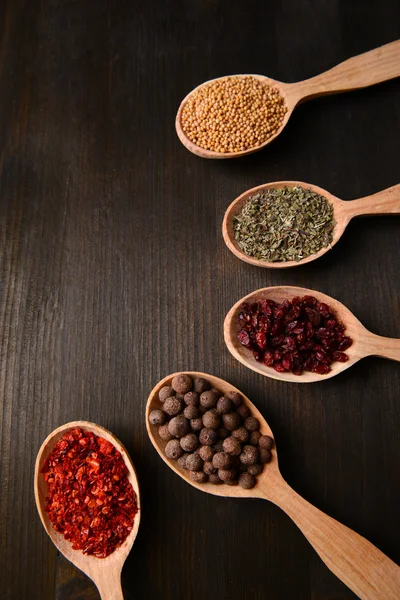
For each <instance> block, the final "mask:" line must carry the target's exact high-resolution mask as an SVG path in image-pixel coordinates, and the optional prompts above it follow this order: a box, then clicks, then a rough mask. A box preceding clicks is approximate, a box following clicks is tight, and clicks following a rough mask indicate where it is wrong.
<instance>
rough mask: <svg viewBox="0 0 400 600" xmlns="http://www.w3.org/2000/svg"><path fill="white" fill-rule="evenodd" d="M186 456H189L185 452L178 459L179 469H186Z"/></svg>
mask: <svg viewBox="0 0 400 600" xmlns="http://www.w3.org/2000/svg"><path fill="white" fill-rule="evenodd" d="M188 456H189V454H188V453H187V452H185V454H182V456H180V457H179V458H178V465H179V466H180V467H181V469H187V467H186V459H187V457H188Z"/></svg>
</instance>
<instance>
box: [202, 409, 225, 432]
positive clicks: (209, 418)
mask: <svg viewBox="0 0 400 600" xmlns="http://www.w3.org/2000/svg"><path fill="white" fill-rule="evenodd" d="M203 425H204V427H209V428H210V429H218V427H219V426H220V425H221V419H220V418H219V416H218V415H217V413H216V412H215V411H214V410H208V411H207V412H205V413H204V415H203Z"/></svg>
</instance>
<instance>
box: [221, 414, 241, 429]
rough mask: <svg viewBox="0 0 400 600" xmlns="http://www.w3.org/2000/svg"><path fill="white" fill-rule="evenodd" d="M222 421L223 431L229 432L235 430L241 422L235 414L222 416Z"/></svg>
mask: <svg viewBox="0 0 400 600" xmlns="http://www.w3.org/2000/svg"><path fill="white" fill-rule="evenodd" d="M222 421H223V424H224V427H225V429H228V430H229V431H233V430H234V429H237V428H238V427H239V425H240V423H241V421H242V419H241V418H240V416H239V415H238V414H237V413H235V412H230V413H227V414H226V415H222Z"/></svg>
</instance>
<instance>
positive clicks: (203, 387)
mask: <svg viewBox="0 0 400 600" xmlns="http://www.w3.org/2000/svg"><path fill="white" fill-rule="evenodd" d="M210 388H211V385H210V383H209V382H208V381H207V379H204V378H203V377H196V378H195V380H194V381H193V389H194V391H195V392H197V393H198V394H202V393H203V392H206V391H207V390H209V389H210Z"/></svg>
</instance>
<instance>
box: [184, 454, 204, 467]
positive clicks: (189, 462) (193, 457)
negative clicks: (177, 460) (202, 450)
mask: <svg viewBox="0 0 400 600" xmlns="http://www.w3.org/2000/svg"><path fill="white" fill-rule="evenodd" d="M186 468H187V469H189V471H201V469H202V468H203V459H202V458H201V456H200V454H189V456H188V457H187V458H186Z"/></svg>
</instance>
